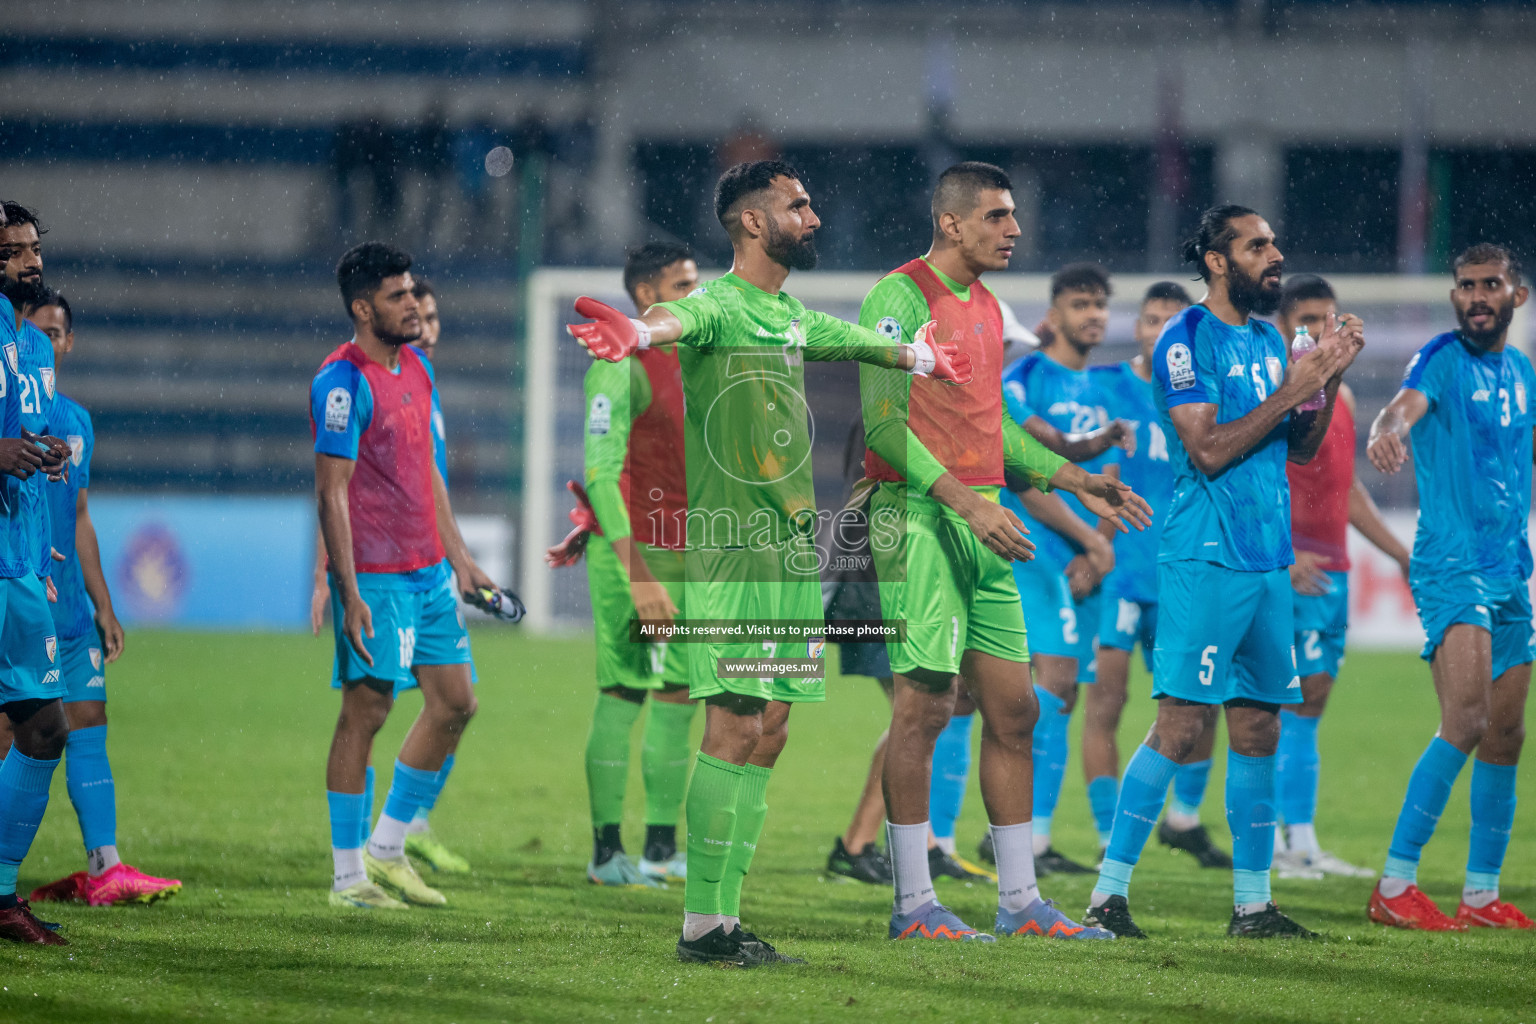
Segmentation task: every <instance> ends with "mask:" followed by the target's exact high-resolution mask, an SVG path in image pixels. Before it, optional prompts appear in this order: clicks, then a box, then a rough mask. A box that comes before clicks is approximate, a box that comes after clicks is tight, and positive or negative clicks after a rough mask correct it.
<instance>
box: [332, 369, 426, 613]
mask: <svg viewBox="0 0 1536 1024" xmlns="http://www.w3.org/2000/svg"><path fill="white" fill-rule="evenodd" d="M434 390H435V388H434V386H433V381H432V372H431V370H430V368H429V367H428V365H427V363H426V361H425V360H423V359H422V358H421V356H420V355H418V354H417V352H416V349H414V348H413V347H411V346H409V345H405V346H402V347H401V349H400V365H399V366H398V367H397V368H396V371H395V372H391V371H389V370H388V369H386V368H385V367H384V366H383V364H381V363H376V362H374V361H373V360H372V359H370V358H368V356H367V355H366V354H365V353H364V352H363V350H362V349H361V348H359V347H358V346H357V344H356V343H355V342H350V341H349V342H347V343H346V344H345V345H342V346H341V347H339V348H337V349H336V351H334V352H332V353H331V354H330V356H329V357H327V358H326V360H325V362H324V363H322V364H321V366H320V371H319V372H318V373H316V374H315V378H314V382H313V383H312V384H311V385H310V429H311V431H312V432H313V434H314V438H315V451H316V452H317V453H319V454H323V455H332V456H335V457H337V458H342V459H352V460H354V461H355V462H356V463H357V467H356V469H355V470H354V472H353V474H352V481H351V483H350V484H349V485H348V488H347V507H348V511H349V513H350V515H351V520H352V553H353V557H354V559H355V560H356V565H357V572H358V573H359V574H369V575H375V574H376V575H378V576H380V577H382V578H380V579H377V580H372V581H370V582H371V583H372V584H374V585H391V584H393V585H398V586H400V587H402V588H403V589H407V590H426V589H429V588H430V587H432V586H434V585H436V584H437V583H439V582H441V579H442V574H441V571H440V566H439V563H441V562H442V561H443V545H442V542H441V541H440V540H439V538H438V535H437V506H436V502H435V499H434V498H433V494H432V467H433V458H434V453H433V443H432V406H433V403H432V393H433V391H434Z"/></svg>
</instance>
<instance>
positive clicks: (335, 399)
mask: <svg viewBox="0 0 1536 1024" xmlns="http://www.w3.org/2000/svg"><path fill="white" fill-rule="evenodd" d="M351 418H352V392H350V391H348V390H347V389H346V388H331V393H330V394H328V395H326V396H325V429H326V430H329V431H331V432H333V433H336V434H341V433H345V432H346V429H347V421H348V420H350V419H351Z"/></svg>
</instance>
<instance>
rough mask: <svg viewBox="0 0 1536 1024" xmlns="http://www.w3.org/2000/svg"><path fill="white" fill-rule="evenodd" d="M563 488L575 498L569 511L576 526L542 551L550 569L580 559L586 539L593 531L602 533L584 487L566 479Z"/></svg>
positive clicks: (564, 565) (558, 567)
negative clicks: (550, 546) (560, 539)
mask: <svg viewBox="0 0 1536 1024" xmlns="http://www.w3.org/2000/svg"><path fill="white" fill-rule="evenodd" d="M565 489H566V490H568V491H570V492H571V494H572V495H574V496H575V498H576V507H575V508H573V509H571V513H570V514H571V522H572V523H574V524H575V526H576V528H575V529H574V530H572V531H571V532H570V533H568V534H566V535H565V539H564V540H562V541H561V542H560V543H559V544H556V545H555V546H554V547H552V548H550V549H549V550H548V551H546V552H544V561H546V562H548V563H549V567H550V568H551V569H562V568H564V567H566V566H568V565H575V564H576V563H577V562H579V561H581V556H582V554H583V553H584V552H585V551H586V550H587V541H588V540H589V539H591V537H592V535H593V534H594V533H595V534H597V535H598V536H602V533H603V528H602V527H601V526H599V525H597V513H596V512H594V511H593V510H592V502H591V501H590V500H589V499H588V498H587V491H586V488H584V487H582V486H581V484H579V483H577V482H576V481H575V480H567V481H566V482H565Z"/></svg>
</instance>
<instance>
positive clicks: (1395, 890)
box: [1376, 875, 1413, 900]
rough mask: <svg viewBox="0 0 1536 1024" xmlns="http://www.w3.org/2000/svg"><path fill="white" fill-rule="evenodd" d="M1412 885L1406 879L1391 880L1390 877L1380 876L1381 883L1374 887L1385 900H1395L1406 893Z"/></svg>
mask: <svg viewBox="0 0 1536 1024" xmlns="http://www.w3.org/2000/svg"><path fill="white" fill-rule="evenodd" d="M1412 884H1413V883H1412V882H1410V881H1408V879H1406V878H1393V877H1392V876H1391V875H1382V876H1381V881H1380V882H1378V883H1376V887H1377V888H1378V889H1380V890H1381V894H1382V895H1383V896H1385V897H1386V898H1387V899H1389V900H1395V899H1397V898H1398V897H1399V896H1401V895H1402V894H1403V893H1405V892H1407V891H1408V887H1409V886H1410V885H1412Z"/></svg>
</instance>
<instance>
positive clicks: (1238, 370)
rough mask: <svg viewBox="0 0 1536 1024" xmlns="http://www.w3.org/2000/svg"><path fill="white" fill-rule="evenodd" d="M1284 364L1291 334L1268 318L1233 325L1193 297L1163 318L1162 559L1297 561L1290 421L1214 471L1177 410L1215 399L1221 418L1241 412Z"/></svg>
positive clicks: (1276, 565) (1159, 379)
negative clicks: (1204, 468)
mask: <svg viewBox="0 0 1536 1024" xmlns="http://www.w3.org/2000/svg"><path fill="white" fill-rule="evenodd" d="M1285 363H1286V347H1285V341H1284V340H1283V339H1282V338H1281V337H1280V332H1279V331H1277V330H1276V329H1275V327H1274V325H1273V324H1269V323H1266V322H1265V321H1263V320H1253V319H1250V320H1249V321H1248V323H1246V324H1244V325H1243V326H1241V327H1233V326H1232V325H1231V324H1227V323H1223V322H1222V321H1221V320H1220V319H1219V318H1218V317H1217V316H1216V315H1215V314H1214V313H1212V312H1211V311H1210V310H1208V309H1206V308H1205V307H1204V306H1190V307H1189V308H1188V309H1185V310H1182V311H1180V312H1179V313H1178V314H1176V315H1175V316H1174V317H1173V318H1172V319H1170V320H1169V321H1168V323H1166V324H1165V325H1163V333H1162V334H1161V335H1160V336H1159V337H1158V339H1157V349H1156V351H1155V352H1154V353H1153V355H1152V374H1153V380H1154V381H1155V382H1156V386H1155V387H1154V388H1153V400H1154V401H1155V402H1156V404H1157V409H1158V421H1159V422H1160V423H1161V424H1162V427H1163V433H1164V435H1165V436H1166V437H1167V440H1168V461H1169V463H1170V465H1172V467H1173V500H1172V501H1170V502H1169V505H1168V517H1167V519H1166V520H1164V523H1163V537H1162V543H1161V544H1160V545H1159V547H1158V561H1160V562H1178V561H1187V560H1195V561H1201V562H1212V563H1215V564H1216V565H1223V566H1226V567H1227V568H1229V569H1238V570H1241V571H1245V572H1268V571H1270V570H1272V569H1280V568H1284V567H1285V566H1287V565H1290V564H1291V562H1292V560H1293V558H1292V552H1291V501H1290V498H1291V488H1290V485H1289V483H1287V481H1286V478H1285V461H1286V455H1287V452H1288V441H1287V438H1288V434H1289V430H1290V420H1289V419H1284V420H1281V421H1280V422H1279V423H1278V424H1276V426H1275V428H1274V429H1273V430H1271V431H1270V432H1269V434H1268V435H1266V436H1265V437H1264V438H1263V439H1262V440H1260V441H1259V443H1258V444H1256V445H1254V446H1253V447H1252V448H1251V449H1249V450H1248V451H1247V452H1246V453H1244V454H1243V455H1242V456H1240V457H1238V458H1236V459H1233V460H1232V461H1231V462H1229V463H1227V465H1226V466H1224V467H1223V468H1222V470H1221V472H1219V473H1217V474H1215V475H1214V476H1206V475H1205V474H1204V473H1202V472H1201V471H1200V470H1199V469H1197V468H1196V467H1195V464H1194V463H1193V462H1192V461H1191V460H1190V457H1189V453H1188V452H1187V451H1186V450H1185V448H1184V443H1183V442H1182V441H1181V440H1180V439H1179V433H1178V431H1177V430H1175V429H1174V427H1173V420H1172V419H1171V418H1170V416H1169V414H1168V411H1169V409H1171V408H1173V407H1174V406H1177V405H1187V404H1190V403H1195V402H1207V403H1210V404H1213V405H1215V406H1216V422H1218V423H1230V422H1232V421H1233V420H1238V419H1242V418H1243V417H1244V416H1246V415H1248V414H1249V413H1250V412H1252V411H1253V410H1255V409H1257V408H1258V407H1259V405H1260V404H1261V403H1263V401H1264V399H1266V398H1268V397H1269V395H1270V394H1271V392H1273V391H1274V390H1275V389H1276V388H1278V387H1279V386H1280V384H1281V382H1282V381H1284V380H1285Z"/></svg>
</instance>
